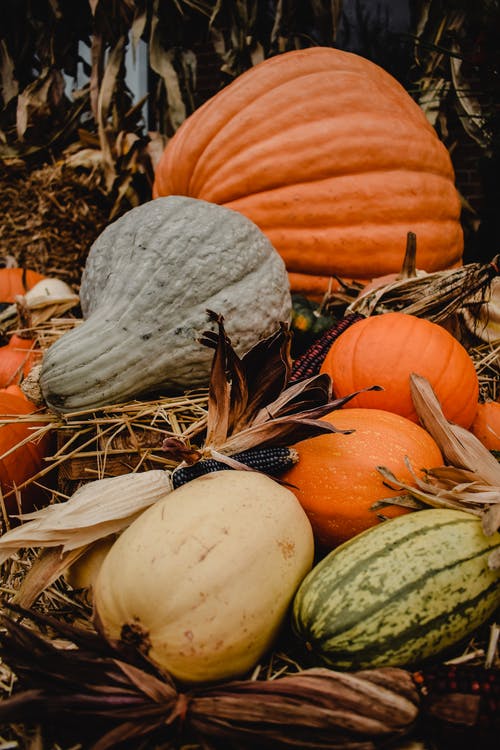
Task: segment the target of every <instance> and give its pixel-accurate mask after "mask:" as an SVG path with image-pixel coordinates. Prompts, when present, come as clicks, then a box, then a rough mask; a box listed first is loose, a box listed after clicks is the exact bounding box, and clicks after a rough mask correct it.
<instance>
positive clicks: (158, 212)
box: [40, 196, 291, 412]
mask: <svg viewBox="0 0 500 750" xmlns="http://www.w3.org/2000/svg"><path fill="white" fill-rule="evenodd" d="M80 299H81V307H82V312H83V316H84V318H85V320H84V322H83V323H82V324H81V325H79V326H77V327H76V328H74V329H73V330H72V331H70V332H69V333H66V334H64V335H63V336H61V338H60V339H59V340H58V341H56V343H55V344H53V345H52V346H51V347H50V348H49V349H48V350H47V352H46V354H45V356H44V361H43V365H42V371H41V377H40V386H41V389H42V394H43V396H44V398H45V401H46V403H47V404H48V405H49V407H51V408H52V409H53V410H55V411H59V412H69V411H74V410H79V409H86V408H89V409H91V408H98V407H101V406H105V405H109V404H114V403H121V402H123V401H126V400H128V399H130V398H133V397H136V396H137V395H141V394H145V393H148V392H150V391H157V390H159V389H163V390H168V391H179V390H183V389H185V388H191V387H195V386H202V385H206V384H207V383H208V378H209V373H210V364H211V361H212V356H213V351H212V350H211V349H207V348H206V347H204V346H202V345H201V344H200V343H199V338H200V336H201V334H202V333H203V331H206V330H207V329H209V328H211V327H213V324H209V322H208V319H207V309H209V310H213V311H214V312H216V313H220V314H222V315H223V316H224V319H225V327H226V331H227V334H228V336H229V337H230V338H231V341H232V343H233V346H234V347H235V349H236V351H237V352H238V353H239V354H241V353H243V352H245V351H247V350H248V349H250V348H251V347H252V346H253V345H254V344H256V343H257V341H259V340H260V339H261V338H263V337H265V336H267V335H269V334H271V333H272V332H273V331H275V330H276V329H277V328H278V327H279V324H280V322H281V321H288V320H289V319H290V314H291V296H290V288H289V283H288V278H287V274H286V269H285V265H284V263H283V260H282V259H281V257H280V256H279V254H278V253H277V252H276V250H275V249H274V248H273V247H272V245H271V244H270V242H269V240H268V239H267V238H266V237H265V235H264V234H263V233H262V232H261V231H260V230H259V229H258V227H257V226H255V224H253V223H252V222H251V221H250V220H249V219H247V218H246V217H244V216H242V215H241V214H239V213H237V212H236V211H231V210H229V209H227V208H223V207H221V206H218V205H215V204H211V203H207V202H205V201H201V200H197V199H194V198H186V197H183V196H171V197H169V198H163V199H161V200H155V201H150V202H149V203H146V204H144V205H142V206H138V207H137V208H134V209H132V210H131V211H129V212H128V213H127V214H125V215H124V216H122V217H121V218H120V219H118V220H117V221H115V222H114V223H113V224H111V225H110V226H108V227H107V228H106V229H105V230H104V232H103V233H102V234H101V235H100V237H98V239H97V240H96V242H95V243H94V245H93V246H92V248H91V250H90V253H89V256H88V259H87V263H86V266H85V269H84V272H83V275H82V281H81V287H80Z"/></svg>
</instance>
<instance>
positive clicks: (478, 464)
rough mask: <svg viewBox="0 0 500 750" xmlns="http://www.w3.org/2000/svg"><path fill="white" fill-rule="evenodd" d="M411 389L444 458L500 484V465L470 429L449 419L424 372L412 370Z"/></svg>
mask: <svg viewBox="0 0 500 750" xmlns="http://www.w3.org/2000/svg"><path fill="white" fill-rule="evenodd" d="M410 390H411V394H412V399H413V403H414V405H415V409H416V411H417V414H418V417H419V419H420V421H421V422H422V424H423V426H424V427H425V429H426V430H427V432H429V433H430V435H432V437H433V438H434V440H435V441H436V443H437V444H438V446H439V448H440V449H441V452H442V454H443V456H444V458H445V460H446V461H447V462H448V463H449V464H452V465H453V466H456V467H459V468H462V469H469V470H470V471H473V472H474V473H475V474H477V475H479V476H480V477H482V479H483V480H484V481H486V482H488V483H489V484H491V485H493V486H496V487H500V464H499V463H498V461H497V460H496V459H495V458H494V457H493V456H492V455H491V453H490V451H489V450H488V449H487V448H485V447H484V445H483V444H482V443H481V442H480V441H479V440H478V439H477V438H476V437H475V435H473V434H472V433H471V432H469V430H466V429H464V428H463V427H459V426H458V425H454V424H452V423H451V422H448V420H447V419H446V417H445V416H444V414H443V411H442V409H441V404H440V403H439V401H438V399H437V397H436V395H435V393H434V391H433V390H432V386H431V385H430V383H429V381H428V380H427V379H426V378H424V377H423V376H421V375H417V374H415V373H412V374H411V376H410Z"/></svg>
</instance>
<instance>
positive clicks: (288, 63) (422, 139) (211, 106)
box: [154, 47, 463, 292]
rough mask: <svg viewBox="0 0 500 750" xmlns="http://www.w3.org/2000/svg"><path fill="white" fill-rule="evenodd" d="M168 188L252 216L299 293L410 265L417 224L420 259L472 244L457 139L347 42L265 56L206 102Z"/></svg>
mask: <svg viewBox="0 0 500 750" xmlns="http://www.w3.org/2000/svg"><path fill="white" fill-rule="evenodd" d="M170 194H181V195H191V196H194V197H197V198H203V199H205V200H208V201H214V202H216V203H220V204H222V205H225V206H228V207H230V208H233V209H236V210H237V211H241V213H243V214H245V215H246V216H248V217H250V218H251V219H252V220H253V221H254V222H255V223H256V224H257V225H258V226H259V227H260V228H261V229H262V230H263V231H264V232H265V234H266V235H267V236H268V237H269V239H270V240H271V242H272V244H273V245H274V247H276V249H277V250H278V251H279V252H280V253H281V255H282V256H283V258H284V259H285V262H286V265H287V268H288V270H289V272H290V278H291V283H292V289H294V290H296V291H304V292H311V291H314V290H317V288H318V285H321V284H323V286H325V287H326V284H327V280H328V277H330V276H331V275H332V274H335V275H338V276H343V277H350V278H359V279H365V278H367V279H370V278H373V277H375V276H381V275H383V274H387V273H391V272H394V271H399V270H400V268H401V264H402V260H403V257H404V251H405V245H406V236H407V232H408V231H412V232H414V233H415V234H416V236H417V265H418V267H419V268H421V269H425V270H427V271H435V270H439V269H442V268H447V267H449V266H452V265H454V264H456V263H458V262H459V261H460V259H461V255H462V250H463V237H462V230H461V226H460V223H459V216H460V201H459V197H458V193H457V191H456V189H455V185H454V172H453V167H452V164H451V160H450V157H449V154H448V151H447V149H446V147H445V146H444V144H443V143H442V142H441V141H440V140H439V138H438V137H437V134H436V132H435V130H434V129H433V128H432V126H431V125H430V124H429V123H428V121H427V119H426V117H425V115H424V113H423V111H422V110H421V109H420V107H419V106H418V105H417V104H416V103H415V102H414V101H413V100H412V99H411V97H410V96H409V94H408V93H407V92H406V91H405V90H404V88H403V87H402V86H401V85H400V84H399V83H398V82H397V81H396V80H395V79H394V78H393V77H392V76H390V75H389V74H388V73H387V72H386V71H384V70H383V69H382V68H380V67H378V66H377V65H375V64H374V63H372V62H370V61H369V60H366V59H364V58H362V57H360V56H358V55H355V54H352V53H348V52H344V51H341V50H336V49H330V48H323V47H313V48H310V49H304V50H297V51H292V52H288V53H285V54H282V55H278V56H276V57H273V58H271V59H269V60H265V61H264V62H262V63H260V64H259V65H257V66H255V67H254V68H252V69H250V70H249V71H247V72H245V73H243V74H242V75H241V76H239V77H238V78H237V79H236V80H235V81H234V82H233V83H231V84H230V85H229V86H227V87H226V88H225V89H223V90H222V91H220V92H219V93H217V94H216V95H215V96H214V97H213V98H212V99H210V100H209V101H208V102H206V103H205V104H204V105H203V106H202V107H200V108H199V109H198V110H196V111H195V112H194V113H193V114H192V115H191V116H190V117H189V118H188V119H187V120H186V121H185V122H184V123H183V124H182V126H181V127H180V128H179V130H178V131H177V133H176V134H175V136H174V137H173V138H172V139H171V140H170V141H169V143H168V145H167V147H166V149H165V151H164V153H163V156H162V159H161V160H160V162H159V164H158V168H157V171H156V180H155V185H154V195H156V196H161V195H170Z"/></svg>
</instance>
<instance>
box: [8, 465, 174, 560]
mask: <svg viewBox="0 0 500 750" xmlns="http://www.w3.org/2000/svg"><path fill="white" fill-rule="evenodd" d="M171 488H172V485H171V480H170V475H169V473H168V472H165V471H161V470H159V469H153V470H151V471H144V472H140V473H137V474H123V475H120V476H116V477H108V478H106V479H98V480H95V481H94V482H88V483H87V484H85V485H83V486H82V487H80V488H79V489H78V490H77V491H76V492H75V493H74V495H72V497H70V499H69V500H67V501H66V502H63V503H56V504H54V505H48V506H47V507H46V508H42V509H41V510H38V511H35V512H34V513H27V514H24V515H22V516H21V518H22V519H23V520H24V521H26V523H23V524H22V525H20V526H16V527H15V528H13V529H11V530H10V531H7V532H6V533H5V534H3V536H1V537H0V562H3V561H5V560H6V559H7V558H9V557H10V556H11V555H12V554H13V553H14V552H16V551H17V550H18V549H20V548H23V547H39V546H43V547H62V550H63V551H67V550H74V549H76V548H78V547H82V546H84V545H87V544H89V543H90V542H93V541H97V539H101V538H102V537H104V536H108V534H113V533H117V532H120V531H122V530H123V529H124V528H126V526H128V525H129V524H130V523H131V522H132V521H133V520H134V519H135V518H136V517H137V516H138V515H139V514H140V513H142V511H144V510H145V509H146V508H148V507H149V506H150V505H152V504H153V503H155V502H157V501H158V500H160V499H162V498H163V497H164V496H165V495H166V494H168V493H169V492H170V491H171Z"/></svg>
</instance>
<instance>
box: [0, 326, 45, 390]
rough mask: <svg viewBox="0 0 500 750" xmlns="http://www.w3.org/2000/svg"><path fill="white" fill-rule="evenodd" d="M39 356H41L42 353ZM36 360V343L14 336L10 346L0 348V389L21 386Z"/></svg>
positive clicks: (10, 340)
mask: <svg viewBox="0 0 500 750" xmlns="http://www.w3.org/2000/svg"><path fill="white" fill-rule="evenodd" d="M38 354H39V355H40V356H41V352H40V351H39V352H38ZM36 359H37V354H36V353H35V344H34V341H33V340H32V339H28V338H23V337H21V336H18V335H17V334H13V335H12V336H11V337H10V339H9V342H8V344H6V345H5V346H0V388H7V387H8V386H9V385H16V384H19V383H20V382H21V380H22V379H23V377H26V375H27V374H28V373H29V371H30V370H31V368H32V367H33V365H34V364H35V362H36Z"/></svg>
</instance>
